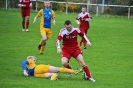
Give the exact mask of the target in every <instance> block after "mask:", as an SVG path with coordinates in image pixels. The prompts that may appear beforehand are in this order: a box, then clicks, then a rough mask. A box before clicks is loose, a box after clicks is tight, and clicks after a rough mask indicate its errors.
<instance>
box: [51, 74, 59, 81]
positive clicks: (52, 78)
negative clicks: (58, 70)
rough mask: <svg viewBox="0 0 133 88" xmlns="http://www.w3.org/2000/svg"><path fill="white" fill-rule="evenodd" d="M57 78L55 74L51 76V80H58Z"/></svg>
mask: <svg viewBox="0 0 133 88" xmlns="http://www.w3.org/2000/svg"><path fill="white" fill-rule="evenodd" d="M57 76H58V75H57V74H53V75H52V76H51V78H50V80H58V78H57Z"/></svg>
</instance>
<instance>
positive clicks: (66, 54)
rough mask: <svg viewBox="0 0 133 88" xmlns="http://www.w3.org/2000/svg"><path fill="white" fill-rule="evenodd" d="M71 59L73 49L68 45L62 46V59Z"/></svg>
mask: <svg viewBox="0 0 133 88" xmlns="http://www.w3.org/2000/svg"><path fill="white" fill-rule="evenodd" d="M65 58H67V59H70V58H71V49H70V48H67V47H63V48H62V59H65Z"/></svg>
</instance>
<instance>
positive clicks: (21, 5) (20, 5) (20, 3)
mask: <svg viewBox="0 0 133 88" xmlns="http://www.w3.org/2000/svg"><path fill="white" fill-rule="evenodd" d="M18 6H19V7H25V6H26V5H25V4H22V0H19V2H18Z"/></svg>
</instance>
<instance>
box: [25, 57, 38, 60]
mask: <svg viewBox="0 0 133 88" xmlns="http://www.w3.org/2000/svg"><path fill="white" fill-rule="evenodd" d="M33 58H34V59H36V57H35V56H28V57H27V60H29V59H33Z"/></svg>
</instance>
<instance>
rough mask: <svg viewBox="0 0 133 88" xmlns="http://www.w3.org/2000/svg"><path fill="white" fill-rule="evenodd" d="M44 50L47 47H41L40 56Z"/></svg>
mask: <svg viewBox="0 0 133 88" xmlns="http://www.w3.org/2000/svg"><path fill="white" fill-rule="evenodd" d="M44 49H45V46H41V49H40V54H43V51H44Z"/></svg>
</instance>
